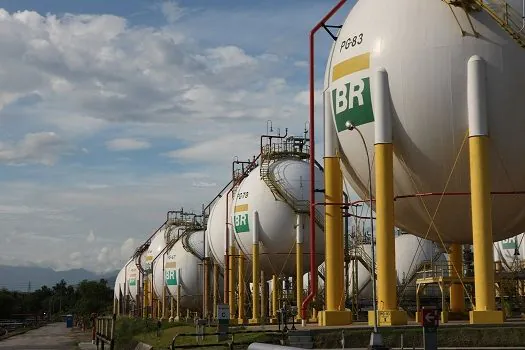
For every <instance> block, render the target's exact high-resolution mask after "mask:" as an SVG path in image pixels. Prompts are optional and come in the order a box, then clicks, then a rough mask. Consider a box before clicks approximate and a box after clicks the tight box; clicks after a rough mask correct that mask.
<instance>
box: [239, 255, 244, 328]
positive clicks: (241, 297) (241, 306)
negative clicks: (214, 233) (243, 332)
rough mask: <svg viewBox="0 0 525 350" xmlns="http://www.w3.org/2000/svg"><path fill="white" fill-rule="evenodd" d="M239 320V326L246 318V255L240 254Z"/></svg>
mask: <svg viewBox="0 0 525 350" xmlns="http://www.w3.org/2000/svg"><path fill="white" fill-rule="evenodd" d="M238 266H239V277H238V281H239V287H238V288H239V320H238V324H244V322H245V320H246V318H245V316H244V254H243V253H242V252H239V263H238Z"/></svg>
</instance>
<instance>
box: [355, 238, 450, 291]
mask: <svg viewBox="0 0 525 350" xmlns="http://www.w3.org/2000/svg"><path fill="white" fill-rule="evenodd" d="M395 244H396V273H397V285H398V286H399V285H402V284H403V283H405V281H406V280H407V279H410V278H411V277H412V276H413V275H414V273H415V272H417V271H418V270H419V269H420V267H421V264H422V263H424V262H426V261H430V260H432V261H433V263H434V264H435V263H438V264H440V263H444V262H445V261H446V257H445V255H444V254H439V252H441V251H442V249H439V248H438V247H436V245H435V244H434V243H433V242H432V241H429V240H427V239H422V238H419V237H416V236H413V235H410V234H403V235H400V236H397V237H396V238H395ZM362 248H363V249H364V251H365V252H366V253H367V254H368V256H369V257H371V256H372V247H371V245H370V244H363V246H362ZM434 259H436V260H434ZM354 263H355V261H351V262H350V266H349V270H350V276H351V274H352V270H353V264H354ZM357 277H358V281H357V283H358V284H357V285H358V288H359V290H360V291H361V293H360V294H359V297H361V298H371V297H372V284H371V283H370V281H371V280H370V271H369V270H368V268H367V267H365V266H364V265H363V264H362V263H361V262H358V265H357ZM348 283H349V288H350V293H351V294H352V293H353V289H352V279H351V278H350V280H349V281H348ZM410 284H411V285H415V279H414V280H412V282H411V283H410ZM407 297H408V296H407V295H405V296H404V298H407Z"/></svg>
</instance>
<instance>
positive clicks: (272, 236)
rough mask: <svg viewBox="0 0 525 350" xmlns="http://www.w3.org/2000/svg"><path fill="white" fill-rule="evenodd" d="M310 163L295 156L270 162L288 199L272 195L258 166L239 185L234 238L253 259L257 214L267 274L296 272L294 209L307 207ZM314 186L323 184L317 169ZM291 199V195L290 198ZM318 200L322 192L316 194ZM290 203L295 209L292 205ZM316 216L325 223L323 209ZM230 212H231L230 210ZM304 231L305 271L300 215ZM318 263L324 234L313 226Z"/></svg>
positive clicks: (271, 171)
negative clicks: (254, 215) (255, 214)
mask: <svg viewBox="0 0 525 350" xmlns="http://www.w3.org/2000/svg"><path fill="white" fill-rule="evenodd" d="M309 171H310V165H309V163H307V162H304V161H301V160H298V159H284V160H278V161H275V162H274V163H272V164H271V165H270V167H269V169H268V172H269V177H270V178H273V179H274V181H275V183H276V184H277V185H276V187H278V188H281V189H283V190H284V192H286V193H288V194H289V195H288V199H287V202H286V201H283V200H282V199H281V197H276V196H274V193H273V192H272V190H271V189H270V188H269V187H268V185H267V184H266V182H265V180H264V179H262V178H261V175H260V170H259V168H256V169H254V170H253V171H252V172H251V173H250V174H249V175H248V176H247V177H246V178H245V179H244V180H243V181H242V182H241V184H240V185H239V186H238V188H237V189H236V191H235V198H234V202H233V206H232V209H233V210H232V211H233V212H232V218H231V220H232V223H234V229H235V237H236V240H237V242H238V244H239V246H240V248H241V249H242V251H243V252H244V254H245V255H246V257H247V258H248V260H249V261H251V260H252V245H253V229H254V222H253V212H254V211H257V212H258V214H259V242H260V248H259V249H260V265H261V269H262V270H263V271H264V272H265V274H266V276H271V275H273V274H280V273H281V272H282V273H284V274H285V275H287V276H291V275H294V274H295V268H296V263H295V242H296V223H297V213H296V210H297V209H303V210H304V209H305V208H306V209H307V208H308V203H309V189H310V176H309ZM315 181H316V186H315V188H323V187H324V176H323V173H322V172H321V171H320V170H319V169H317V168H316V174H315ZM290 198H293V200H291V199H290ZM316 199H317V201H318V202H322V201H323V199H324V198H323V195H322V194H320V193H317V194H316ZM289 203H290V204H292V205H293V206H294V207H295V208H293V207H292V205H290V204H289ZM317 210H318V217H319V218H321V220H322V224H323V225H324V208H323V207H321V206H319V207H317ZM230 212H231V211H230ZM302 215H303V217H304V219H303V227H302V230H303V232H304V241H303V254H305V255H304V257H305V258H304V259H303V263H304V272H306V271H307V270H308V269H309V265H310V264H309V259H308V255H307V254H308V253H309V252H310V249H309V236H310V235H309V232H310V231H309V227H310V225H309V215H308V214H302ZM316 252H317V253H318V255H317V263H318V265H319V264H321V263H322V262H323V260H324V233H323V229H322V228H320V227H319V226H317V227H316Z"/></svg>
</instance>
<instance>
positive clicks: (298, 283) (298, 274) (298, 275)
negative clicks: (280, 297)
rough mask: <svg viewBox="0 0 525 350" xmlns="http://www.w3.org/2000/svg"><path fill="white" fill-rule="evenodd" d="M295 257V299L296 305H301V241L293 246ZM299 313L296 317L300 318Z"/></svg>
mask: <svg viewBox="0 0 525 350" xmlns="http://www.w3.org/2000/svg"><path fill="white" fill-rule="evenodd" d="M295 259H296V263H295V265H296V271H295V278H296V283H295V284H296V288H297V290H296V293H297V295H296V299H297V303H296V304H297V306H298V307H301V305H302V304H303V243H297V245H296V246H295ZM300 314H301V313H300V312H299V313H297V319H298V320H300V319H301V315H300Z"/></svg>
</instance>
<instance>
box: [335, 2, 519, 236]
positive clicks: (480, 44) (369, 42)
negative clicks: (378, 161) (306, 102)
mask: <svg viewBox="0 0 525 350" xmlns="http://www.w3.org/2000/svg"><path fill="white" fill-rule="evenodd" d="M510 3H511V4H513V5H519V6H516V8H517V9H520V10H521V1H516V0H513V1H510ZM470 17H471V20H472V25H473V27H474V28H475V30H476V31H477V32H478V33H479V37H476V36H475V35H473V34H472V28H471V26H470V24H469V21H468V18H467V15H466V14H465V12H464V11H463V10H462V9H461V8H458V7H452V11H451V8H449V6H448V5H447V3H446V2H445V1H440V0H427V1H418V0H396V1H384V0H362V1H358V2H357V3H356V4H355V6H354V7H353V9H352V10H351V12H350V14H349V15H348V17H347V18H346V20H345V22H344V25H343V27H342V29H341V30H340V32H339V34H338V39H337V41H336V42H335V44H334V46H333V50H332V55H331V58H330V59H329V62H328V66H327V68H328V69H327V74H326V77H325V88H326V94H325V102H326V103H327V104H328V105H329V106H330V108H329V110H330V113H331V114H332V117H333V119H334V121H335V126H336V129H337V133H338V139H339V142H340V145H341V149H342V161H343V164H344V175H345V178H346V179H347V180H348V181H349V183H350V184H351V185H352V187H353V188H354V189H355V190H356V192H357V193H358V194H359V196H360V197H362V198H367V197H368V191H367V186H368V179H369V177H368V165H367V161H366V157H364V154H363V152H364V150H363V145H362V141H361V139H360V137H359V135H358V134H357V132H355V131H348V130H346V128H345V123H346V121H348V120H351V121H352V122H353V123H354V125H356V126H358V127H359V129H360V131H361V132H362V133H363V134H364V138H365V140H366V144H367V147H368V151H369V152H370V153H371V159H372V160H373V159H374V158H373V154H372V153H373V145H374V122H373V121H374V105H373V98H372V96H374V91H375V90H374V88H375V72H376V71H377V69H378V68H380V67H382V68H384V69H385V70H386V72H387V74H388V81H389V88H390V94H391V104H392V111H393V143H394V193H395V195H410V194H414V193H429V192H434V193H441V192H443V191H444V190H446V191H447V192H467V193H468V192H470V178H469V158H468V142H467V144H465V146H464V147H463V150H462V153H461V156H460V157H459V158H458V163H457V165H456V166H455V169H454V171H453V172H452V176H451V178H450V181H449V182H448V185H447V186H446V184H447V179H448V178H449V175H450V173H451V170H452V169H453V166H454V163H455V161H456V157H457V156H458V153H459V150H460V149H461V147H462V144H463V142H464V140H465V136H466V135H467V132H468V115H467V63H468V61H469V59H470V58H471V57H472V56H473V55H478V56H480V57H481V58H482V59H483V60H484V61H485V62H486V64H485V67H486V75H487V80H486V86H487V100H486V104H487V115H488V120H489V121H488V124H489V125H488V130H489V134H490V155H489V157H490V165H491V166H490V169H489V170H490V175H491V181H492V182H491V189H492V191H516V190H525V162H524V161H523V156H522V153H523V152H521V151H522V150H523V149H524V148H525V138H524V137H523V135H525V122H524V121H523V113H524V111H525V99H524V98H523V92H524V91H525V79H524V77H525V64H524V62H525V50H524V49H523V48H521V47H519V46H518V44H517V43H516V42H515V41H514V40H513V39H512V38H511V36H510V35H509V34H508V33H507V32H505V31H504V30H503V29H502V28H500V26H499V25H498V24H497V22H496V21H495V20H494V19H492V18H491V17H490V16H489V15H488V14H487V13H486V12H484V11H478V12H471V13H470ZM456 18H457V20H458V21H459V24H458V22H457V21H456ZM460 26H461V28H460ZM461 30H463V31H465V32H466V33H467V34H466V35H465V36H462V34H461ZM373 176H374V175H373ZM374 187H375V186H374ZM374 191H375V190H374ZM439 201H440V196H434V197H425V198H405V199H398V200H396V202H395V218H396V226H398V227H400V228H402V229H403V230H405V231H407V232H410V233H413V234H416V235H422V236H424V235H425V234H426V233H427V231H428V228H429V223H430V219H429V217H431V216H432V215H433V213H434V212H435V210H436V208H437V205H438V202H439ZM423 202H424V203H425V205H426V206H427V208H428V212H429V213H430V215H429V214H428V213H427V210H426V209H425V206H424V205H423ZM492 218H493V237H494V240H501V239H505V238H508V237H511V236H513V235H516V234H518V233H521V232H523V231H524V230H525V196H523V195H513V196H505V195H494V196H492ZM434 223H435V225H436V227H437V228H438V230H439V232H440V234H441V237H442V239H443V241H445V242H458V243H470V242H472V230H471V215H470V196H468V195H467V196H445V197H444V198H443V200H442V202H441V204H440V206H439V211H438V212H437V215H436V218H435V222H434ZM428 238H430V239H432V240H434V241H439V238H438V235H437V234H436V231H435V230H434V229H432V230H430V231H429V235H428Z"/></svg>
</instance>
